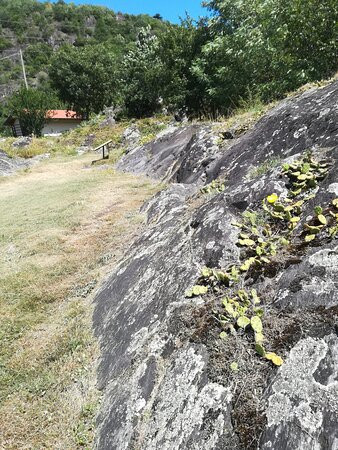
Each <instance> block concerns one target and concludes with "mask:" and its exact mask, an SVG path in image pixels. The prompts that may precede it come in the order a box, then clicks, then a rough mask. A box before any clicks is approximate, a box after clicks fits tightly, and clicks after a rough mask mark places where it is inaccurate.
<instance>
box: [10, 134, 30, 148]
mask: <svg viewBox="0 0 338 450" xmlns="http://www.w3.org/2000/svg"><path fill="white" fill-rule="evenodd" d="M32 140H33V138H32V136H23V137H19V138H17V139H16V140H15V141H14V142H13V144H12V146H13V147H28V145H30V144H31V143H32Z"/></svg>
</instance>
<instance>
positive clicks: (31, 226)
mask: <svg viewBox="0 0 338 450" xmlns="http://www.w3.org/2000/svg"><path fill="white" fill-rule="evenodd" d="M96 157H97V156H96V155H95V156H94V155H88V154H87V155H84V156H81V157H74V156H56V157H53V158H51V159H50V160H46V161H44V162H42V163H40V164H39V165H37V166H34V167H33V168H32V169H29V170H28V171H26V172H22V173H20V174H17V175H15V176H12V177H7V178H1V179H0V340H1V342H0V448H3V449H6V450H7V449H34V450H35V449H53V450H56V449H60V450H61V449H62V450H64V449H76V448H91V444H92V439H93V425H94V419H95V413H96V410H97V406H98V402H99V395H98V393H97V391H96V389H95V364H96V361H97V357H98V349H97V345H96V342H95V340H94V338H93V336H92V332H91V313H92V306H91V300H92V296H93V293H94V291H95V289H96V287H98V285H99V283H100V281H102V279H103V277H104V276H106V275H107V273H108V272H109V270H110V269H111V268H112V267H113V266H114V263H116V261H117V259H118V258H120V256H121V255H122V253H123V252H124V251H125V250H126V248H127V247H128V245H129V244H130V242H131V239H132V237H133V236H134V235H135V234H136V233H137V231H138V230H139V229H140V226H141V224H142V217H141V216H140V214H139V213H138V210H139V207H140V206H141V204H142V203H143V202H144V201H145V200H146V199H147V198H149V197H150V196H151V195H153V194H154V193H155V192H156V191H157V190H158V189H159V186H158V185H157V186H156V185H154V184H152V183H151V182H150V181H149V180H146V179H142V178H140V177H138V178H136V177H134V176H132V175H126V174H120V173H116V172H115V171H114V170H112V169H105V168H102V167H91V166H90V162H91V160H92V159H95V158H96Z"/></svg>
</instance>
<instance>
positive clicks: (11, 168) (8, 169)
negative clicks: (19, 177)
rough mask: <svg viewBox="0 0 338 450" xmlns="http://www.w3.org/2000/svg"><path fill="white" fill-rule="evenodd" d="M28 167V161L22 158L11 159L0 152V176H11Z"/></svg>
mask: <svg viewBox="0 0 338 450" xmlns="http://www.w3.org/2000/svg"><path fill="white" fill-rule="evenodd" d="M28 166H29V161H27V160H25V159H23V158H11V157H10V156H8V155H7V153H5V152H3V151H1V150H0V176H5V175H11V174H12V173H14V172H16V171H17V170H20V169H25V168H26V167H28Z"/></svg>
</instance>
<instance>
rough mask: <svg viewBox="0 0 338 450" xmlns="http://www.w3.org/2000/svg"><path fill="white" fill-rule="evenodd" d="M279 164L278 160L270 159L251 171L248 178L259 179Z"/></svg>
mask: <svg viewBox="0 0 338 450" xmlns="http://www.w3.org/2000/svg"><path fill="white" fill-rule="evenodd" d="M279 164H280V158H271V159H269V160H267V161H265V162H264V163H263V164H261V165H260V166H258V167H256V168H255V169H252V170H251V171H250V172H249V174H248V178H250V179H253V178H258V177H261V176H262V175H265V174H266V173H267V172H268V171H269V170H271V169H274V168H275V167H277V166H279Z"/></svg>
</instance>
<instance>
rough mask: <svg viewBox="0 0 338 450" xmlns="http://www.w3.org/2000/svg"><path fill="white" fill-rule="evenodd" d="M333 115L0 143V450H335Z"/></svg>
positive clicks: (297, 110)
mask: <svg viewBox="0 0 338 450" xmlns="http://www.w3.org/2000/svg"><path fill="white" fill-rule="evenodd" d="M336 103H337V81H333V82H332V81H331V82H325V83H323V84H322V87H313V86H312V87H310V86H305V87H304V88H303V89H301V90H300V92H298V93H295V94H294V95H293V96H290V97H289V98H288V99H287V100H285V101H283V102H280V103H275V104H273V105H270V106H269V107H268V106H265V107H262V109H259V110H258V109H257V106H256V108H254V109H252V110H246V111H241V112H239V113H238V114H237V115H234V116H232V117H230V118H229V119H227V120H225V121H222V122H217V123H212V122H208V123H201V122H195V123H193V124H191V123H190V124H189V123H177V122H176V123H175V122H173V121H172V119H171V118H170V117H164V116H162V117H157V118H152V119H142V120H133V121H132V122H130V121H121V122H118V123H115V124H113V125H112V124H107V123H106V121H103V122H102V117H101V118H100V117H97V118H96V119H95V120H91V121H90V122H88V123H87V124H85V125H84V126H82V127H80V128H78V129H76V130H73V131H72V132H70V133H66V134H65V135H63V136H61V137H59V138H33V139H32V140H31V142H30V144H29V145H27V146H22V147H19V146H18V140H15V139H13V138H6V139H2V140H1V141H0V148H1V149H2V150H6V152H7V153H8V154H10V155H11V156H12V157H13V158H10V157H9V156H7V155H6V154H4V153H2V152H0V174H1V173H5V174H6V175H8V174H9V172H11V173H12V175H10V176H9V177H1V178H0V183H1V190H0V206H1V211H2V212H3V214H2V215H1V217H0V222H1V226H2V230H4V231H3V232H2V237H1V240H0V247H1V252H0V254H1V258H0V267H1V276H0V312H1V324H0V325H1V327H0V328H1V330H2V334H1V340H2V346H1V352H0V365H1V371H0V381H1V383H0V385H1V389H0V428H1V430H2V434H1V436H0V447H4V448H13V449H21V448H25V447H27V448H30V447H32V448H67V449H68V448H69V449H72V450H73V449H80V448H97V449H99V450H105V449H107V450H108V449H109V450H113V449H116V450H121V449H126V450H135V449H142V450H150V449H158V448H164V449H170V450H171V449H173V450H187V449H197V448H198V449H205V450H218V449H220V450H221V449H224V448H233V449H236V450H243V449H245V450H247V449H253V450H254V449H255V450H256V449H257V448H262V449H268V448H273V449H275V450H284V449H285V448H286V447H287V448H288V449H290V450H296V449H299V448H302V449H303V448H306V449H307V448H309V449H310V448H318V449H320V450H331V449H332V448H334V442H335V439H337V438H338V436H337V435H336V430H337V426H336V417H335V408H336V404H337V401H338V399H337V394H336V393H337V390H336V367H337V364H338V362H337V357H336V354H337V345H338V344H337V337H336V328H335V327H336V324H337V295H336V293H337V286H336V279H337V235H338V228H337V200H336V199H337V195H338V191H337V185H338V180H337V173H338V172H337V154H336V152H337V135H336V124H337V113H336ZM108 139H112V140H113V144H114V145H113V149H112V152H111V159H110V160H105V161H99V162H98V163H96V164H94V165H92V164H91V162H92V161H93V160H97V159H98V154H97V153H92V152H91V151H90V148H91V147H93V146H95V145H97V144H98V143H100V142H103V141H105V140H108ZM78 151H79V153H78ZM82 152H85V153H84V154H82ZM43 154H44V158H43V159H41V160H37V161H36V164H35V165H33V166H32V165H28V164H23V162H32V159H33V158H32V157H34V155H36V156H37V157H38V155H40V158H42V155H43ZM19 155H20V156H21V157H25V158H26V159H25V160H24V161H23V160H21V159H18V158H17V157H18V156H19ZM27 158H28V159H27ZM116 162H117V164H116ZM114 165H115V167H114ZM20 169H21V170H20ZM15 170H19V172H18V173H16V174H14V173H13V172H14V171H15ZM153 194H156V195H155V196H153ZM140 207H141V209H140V210H139V208H140ZM94 297H95V300H94ZM93 300H94V304H93ZM93 306H94V308H95V309H94V315H93V324H94V331H95V334H96V338H94V336H93V329H92V320H91V318H92V312H93ZM98 344H99V348H98ZM97 388H98V389H99V391H98V390H97ZM173 399H174V401H173Z"/></svg>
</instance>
